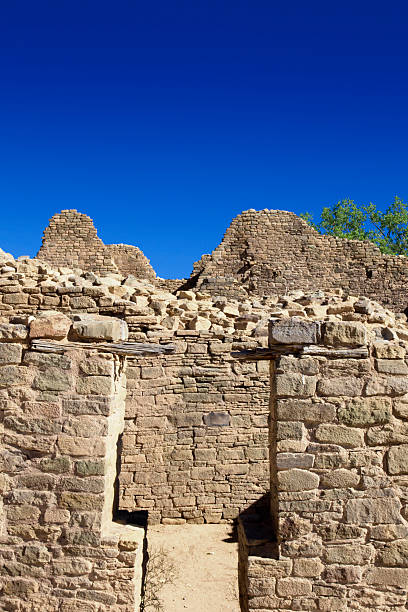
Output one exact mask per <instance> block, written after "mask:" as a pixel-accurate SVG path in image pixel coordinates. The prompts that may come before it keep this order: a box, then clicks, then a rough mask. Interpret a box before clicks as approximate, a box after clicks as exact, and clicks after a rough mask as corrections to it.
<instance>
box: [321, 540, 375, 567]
mask: <svg viewBox="0 0 408 612" xmlns="http://www.w3.org/2000/svg"><path fill="white" fill-rule="evenodd" d="M373 553H374V549H373V547H372V546H367V545H365V544H350V543H348V544H338V545H331V546H327V547H326V548H325V551H324V561H325V562H326V563H330V564H332V563H335V564H338V565H365V564H366V563H367V562H368V561H370V559H371V557H372V556H373Z"/></svg>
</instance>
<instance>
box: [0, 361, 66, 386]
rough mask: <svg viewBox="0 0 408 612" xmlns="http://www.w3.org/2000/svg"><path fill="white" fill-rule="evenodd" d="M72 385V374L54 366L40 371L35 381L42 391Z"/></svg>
mask: <svg viewBox="0 0 408 612" xmlns="http://www.w3.org/2000/svg"><path fill="white" fill-rule="evenodd" d="M0 376H1V370H0ZM71 385H72V378H71V376H70V375H69V374H68V373H67V372H66V371H65V370H61V369H59V368H54V367H50V368H47V369H46V370H45V371H44V372H39V373H38V374H37V376H36V377H35V379H34V383H33V386H34V389H40V390H41V391H67V390H68V389H70V388H71Z"/></svg>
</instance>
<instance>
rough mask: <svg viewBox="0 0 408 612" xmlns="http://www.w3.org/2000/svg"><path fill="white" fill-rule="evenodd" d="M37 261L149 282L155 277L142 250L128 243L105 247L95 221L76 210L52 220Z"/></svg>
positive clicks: (64, 211)
mask: <svg viewBox="0 0 408 612" xmlns="http://www.w3.org/2000/svg"><path fill="white" fill-rule="evenodd" d="M37 258H38V259H42V260H45V261H47V262H49V263H50V264H52V265H53V266H55V267H57V268H60V267H63V268H80V269H81V270H86V271H89V272H93V273H95V274H108V273H115V272H118V273H120V274H122V275H125V276H127V275H129V274H132V275H134V276H136V277H137V278H144V279H149V280H154V279H155V278H156V274H155V272H154V270H153V268H152V266H151V265H150V262H149V260H148V259H147V257H145V255H144V254H143V253H142V251H141V250H140V249H138V248H137V247H135V246H131V245H127V244H110V245H105V244H104V243H103V242H102V240H101V239H100V238H99V237H98V235H97V231H96V228H95V226H94V224H93V221H92V219H91V218H90V217H88V215H84V214H82V213H79V212H78V211H77V210H63V211H61V212H60V213H59V214H56V215H54V216H53V217H52V218H51V219H50V222H49V225H48V227H46V228H45V230H44V236H43V240H42V246H41V248H40V250H39V251H38V254H37Z"/></svg>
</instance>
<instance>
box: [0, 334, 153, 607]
mask: <svg viewBox="0 0 408 612" xmlns="http://www.w3.org/2000/svg"><path fill="white" fill-rule="evenodd" d="M26 335H27V334H26ZM3 342H4V340H3ZM6 342H7V343H6V344H4V343H0V354H2V352H3V351H2V349H6V353H5V354H7V355H11V358H12V360H13V363H15V362H17V357H18V356H20V359H19V360H18V364H17V365H15V366H13V367H15V368H16V369H17V370H19V371H20V376H19V377H18V382H17V383H16V385H17V386H16V387H14V386H13V387H12V386H9V387H8V388H5V389H3V390H2V391H1V398H0V403H1V407H0V410H1V412H0V414H1V430H0V438H1V444H0V468H1V474H0V538H1V546H0V598H1V604H0V608H1V609H2V610H21V611H22V610H27V611H28V610H29V611H32V612H37V611H38V612H39V611H41V612H43V611H50V612H51V611H53V610H64V611H66V612H68V611H69V612H71V611H77V612H80V611H81V612H82V611H87V612H88V611H89V612H99V611H100V612H102V611H106V612H107V611H108V610H109V611H117V612H136V610H138V609H139V603H140V591H141V576H142V557H143V539H144V530H143V529H140V528H137V527H130V526H124V525H120V524H118V523H114V522H113V521H112V515H113V494H114V481H115V479H116V477H117V474H116V464H117V456H116V448H117V440H118V436H119V435H120V433H121V432H122V431H123V427H124V409H125V406H124V398H125V387H124V386H123V385H124V383H125V378H124V377H123V375H122V374H121V372H122V371H123V365H124V364H123V358H121V360H122V363H120V360H119V358H118V357H115V358H114V357H113V356H112V355H104V357H103V359H104V361H105V362H110V363H111V364H112V366H114V367H112V368H110V369H107V368H106V369H105V372H106V375H105V376H99V375H93V374H92V373H89V368H88V372H87V373H86V374H85V373H84V371H83V370H84V368H82V373H81V370H79V371H78V361H81V362H82V363H83V362H84V360H85V361H86V360H88V361H91V362H94V361H95V358H98V357H97V354H96V352H95V351H92V350H89V349H88V350H87V349H85V350H83V349H81V350H70V351H69V352H68V353H67V354H66V355H64V356H61V355H59V354H57V353H41V352H35V353H31V351H30V347H29V346H28V345H27V344H23V345H21V344H17V343H11V342H10V341H8V340H7V341H6ZM17 342H18V340H17ZM56 348H57V347H56ZM13 349H14V350H13ZM22 349H24V350H25V351H27V352H26V353H25V356H24V361H22V360H21V357H22ZM30 355H32V356H33V358H30ZM58 362H59V367H57V366H56V365H55V364H57V363H58ZM50 363H54V366H51V365H50ZM7 367H10V366H7V365H3V363H0V373H1V372H2V371H3V370H4V369H5V368H7ZM85 369H86V368H85ZM77 372H78V374H75V373H77ZM22 373H24V375H23V374H22ZM72 375H75V376H76V377H77V381H78V385H80V384H81V383H82V382H83V381H86V382H87V383H89V381H95V380H98V381H99V379H101V378H104V379H106V381H107V383H108V384H107V385H106V390H105V388H102V387H101V386H100V384H99V382H98V385H97V387H98V397H97V398H95V399H93V400H92V401H91V402H89V401H88V399H87V397H86V396H84V395H82V393H84V391H83V390H82V392H81V394H80V395H78V394H77V393H76V391H75V385H65V384H64V385H61V384H60V383H59V382H58V383H57V384H55V383H54V384H52V383H51V382H50V383H47V384H41V385H38V384H36V383H35V381H38V380H39V379H40V378H41V380H43V381H52V380H57V381H61V380H65V377H67V376H72ZM29 381H34V382H33V383H32V384H30V382H29ZM88 386H89V387H91V388H92V384H89V385H88ZM113 388H115V390H113ZM44 389H45V390H46V391H52V396H45V395H44V392H43V390H44ZM92 392H93V391H91V393H92ZM46 397H47V399H46ZM79 436H81V437H79Z"/></svg>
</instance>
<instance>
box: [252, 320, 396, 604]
mask: <svg viewBox="0 0 408 612" xmlns="http://www.w3.org/2000/svg"><path fill="white" fill-rule="evenodd" d="M283 326H284V331H285V339H284V342H286V343H290V342H291V337H292V342H293V343H294V344H299V343H306V342H310V338H311V337H313V336H314V337H315V346H317V345H318V344H321V348H323V350H322V351H317V350H310V346H309V354H306V355H305V354H303V355H302V356H300V354H299V351H296V349H291V350H292V352H293V353H294V354H290V351H289V353H288V354H287V355H283V356H281V357H277V358H276V359H275V360H274V362H273V363H272V370H271V386H272V394H271V440H272V441H273V442H272V444H273V448H274V451H275V452H272V453H271V509H272V524H273V525H274V529H275V534H274V536H275V537H272V538H270V541H269V544H270V546H269V549H268V548H265V543H266V542H267V539H265V540H262V538H261V539H259V534H258V536H257V537H258V540H257V541H256V540H254V538H253V534H251V528H253V525H252V524H251V523H249V524H248V525H245V521H243V522H241V529H240V540H241V567H242V570H241V571H242V572H243V573H244V574H246V576H245V575H244V576H243V578H242V581H241V584H242V585H243V586H242V589H243V591H244V595H243V602H244V605H243V609H244V610H246V611H248V610H276V611H279V610H286V609H289V610H336V611H337V610H339V611H340V610H374V609H375V610H382V611H384V612H385V611H389V612H391V611H397V610H401V611H402V610H406V607H407V585H408V553H407V551H408V522H407V519H408V513H407V510H408V506H407V500H408V496H407V493H408V488H407V487H408V479H407V474H408V444H407V442H408V437H407V435H408V429H407V425H408V421H407V418H408V411H407V408H406V407H407V406H408V403H407V402H408V365H407V361H408V357H407V344H406V342H405V335H404V341H401V336H400V335H398V334H395V337H394V338H393V339H392V340H391V339H390V337H389V335H388V332H387V333H385V330H384V329H378V328H373V327H371V326H368V325H363V324H362V323H360V322H354V321H336V322H326V323H322V324H319V323H318V324H316V323H314V322H313V323H312V322H310V323H303V324H302V327H300V323H299V320H295V319H291V320H289V321H288V322H283ZM280 329H282V325H281V324H279V323H278V325H277V326H276V324H273V325H272V331H271V339H272V344H271V347H275V348H276V340H275V339H276V336H278V337H280V338H281V337H282V333H281V331H280ZM384 335H385V336H387V340H385V339H384ZM302 336H303V338H302ZM346 347H347V348H346ZM342 349H343V351H344V350H345V349H346V352H345V354H344V355H341V354H339V351H340V353H341V352H342ZM353 349H357V350H354V353H355V354H354V355H353ZM364 349H366V350H365V351H364ZM310 353H312V354H313V355H314V356H311V355H310ZM346 354H347V356H346ZM265 551H266V552H267V554H265Z"/></svg>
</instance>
